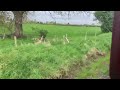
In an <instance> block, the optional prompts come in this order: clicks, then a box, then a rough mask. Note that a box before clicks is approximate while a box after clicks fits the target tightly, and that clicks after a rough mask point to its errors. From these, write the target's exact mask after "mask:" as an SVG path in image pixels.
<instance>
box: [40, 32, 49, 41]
mask: <svg viewBox="0 0 120 90" xmlns="http://www.w3.org/2000/svg"><path fill="white" fill-rule="evenodd" d="M47 33H48V31H47V30H40V37H43V40H44V39H45V38H46V36H47Z"/></svg>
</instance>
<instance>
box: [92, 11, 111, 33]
mask: <svg viewBox="0 0 120 90" xmlns="http://www.w3.org/2000/svg"><path fill="white" fill-rule="evenodd" d="M94 15H95V17H96V19H97V20H98V21H99V22H100V23H101V30H102V32H112V25H113V11H96V12H95V13H94Z"/></svg>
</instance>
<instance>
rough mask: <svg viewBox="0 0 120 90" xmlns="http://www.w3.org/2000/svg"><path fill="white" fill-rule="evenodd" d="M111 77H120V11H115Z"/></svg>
mask: <svg viewBox="0 0 120 90" xmlns="http://www.w3.org/2000/svg"><path fill="white" fill-rule="evenodd" d="M110 78H111V79H120V11H115V12H114V21H113V31H112V47H111V58H110Z"/></svg>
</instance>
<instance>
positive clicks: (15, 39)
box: [14, 36, 17, 47]
mask: <svg viewBox="0 0 120 90" xmlns="http://www.w3.org/2000/svg"><path fill="white" fill-rule="evenodd" d="M14 42H15V47H17V38H16V36H14Z"/></svg>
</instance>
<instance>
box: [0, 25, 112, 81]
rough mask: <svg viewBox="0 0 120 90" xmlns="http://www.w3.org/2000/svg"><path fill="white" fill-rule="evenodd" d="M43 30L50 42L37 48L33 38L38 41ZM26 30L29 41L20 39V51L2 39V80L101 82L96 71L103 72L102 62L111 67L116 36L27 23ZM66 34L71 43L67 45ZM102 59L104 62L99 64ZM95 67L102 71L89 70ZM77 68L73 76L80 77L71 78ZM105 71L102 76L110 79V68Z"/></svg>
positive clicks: (87, 29) (80, 28) (90, 29)
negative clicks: (100, 58)
mask: <svg viewBox="0 0 120 90" xmlns="http://www.w3.org/2000/svg"><path fill="white" fill-rule="evenodd" d="M42 29H43V30H47V31H48V34H47V37H46V42H44V43H42V44H39V45H35V44H34V40H33V38H38V37H39V31H40V30H42ZM23 30H24V34H25V35H26V36H27V37H26V38H23V39H18V40H17V47H15V45H14V40H13V39H8V38H6V39H4V40H3V39H0V78H4V79H9V78H10V79H51V78H55V79H56V78H83V79H84V78H94V77H97V78H99V77H98V76H99V75H98V74H99V73H98V74H95V73H96V72H95V70H96V69H98V71H100V69H102V68H101V64H102V61H103V62H104V61H105V60H106V62H107V63H109V56H108V55H109V53H110V48H111V36H112V33H102V32H101V30H100V27H86V26H67V25H66V26H65V25H64V26H61V25H44V24H34V23H26V24H24V25H23ZM1 33H2V32H1ZM66 34H67V37H68V39H69V43H66V44H64V40H63V35H66ZM99 57H102V58H104V60H97V59H99ZM106 57H107V59H106ZM100 61H101V62H100ZM91 63H94V64H95V65H98V67H97V68H94V67H95V65H93V64H92V66H88V65H91ZM98 63H99V64H98ZM107 65H109V64H107ZM75 66H78V67H75ZM87 66H88V67H92V68H94V69H92V68H87V69H86V67H87ZM102 66H103V65H102ZM74 68H75V69H76V68H77V69H78V70H77V72H73V73H76V75H72V77H69V76H70V74H71V71H73V69H74ZM81 68H84V69H82V70H81ZM103 69H104V70H105V71H106V72H105V73H104V72H101V74H100V75H102V74H105V75H108V73H109V70H108V67H104V68H103ZM89 70H90V71H89ZM104 70H103V71H104ZM88 71H89V73H90V74H87V73H88Z"/></svg>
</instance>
